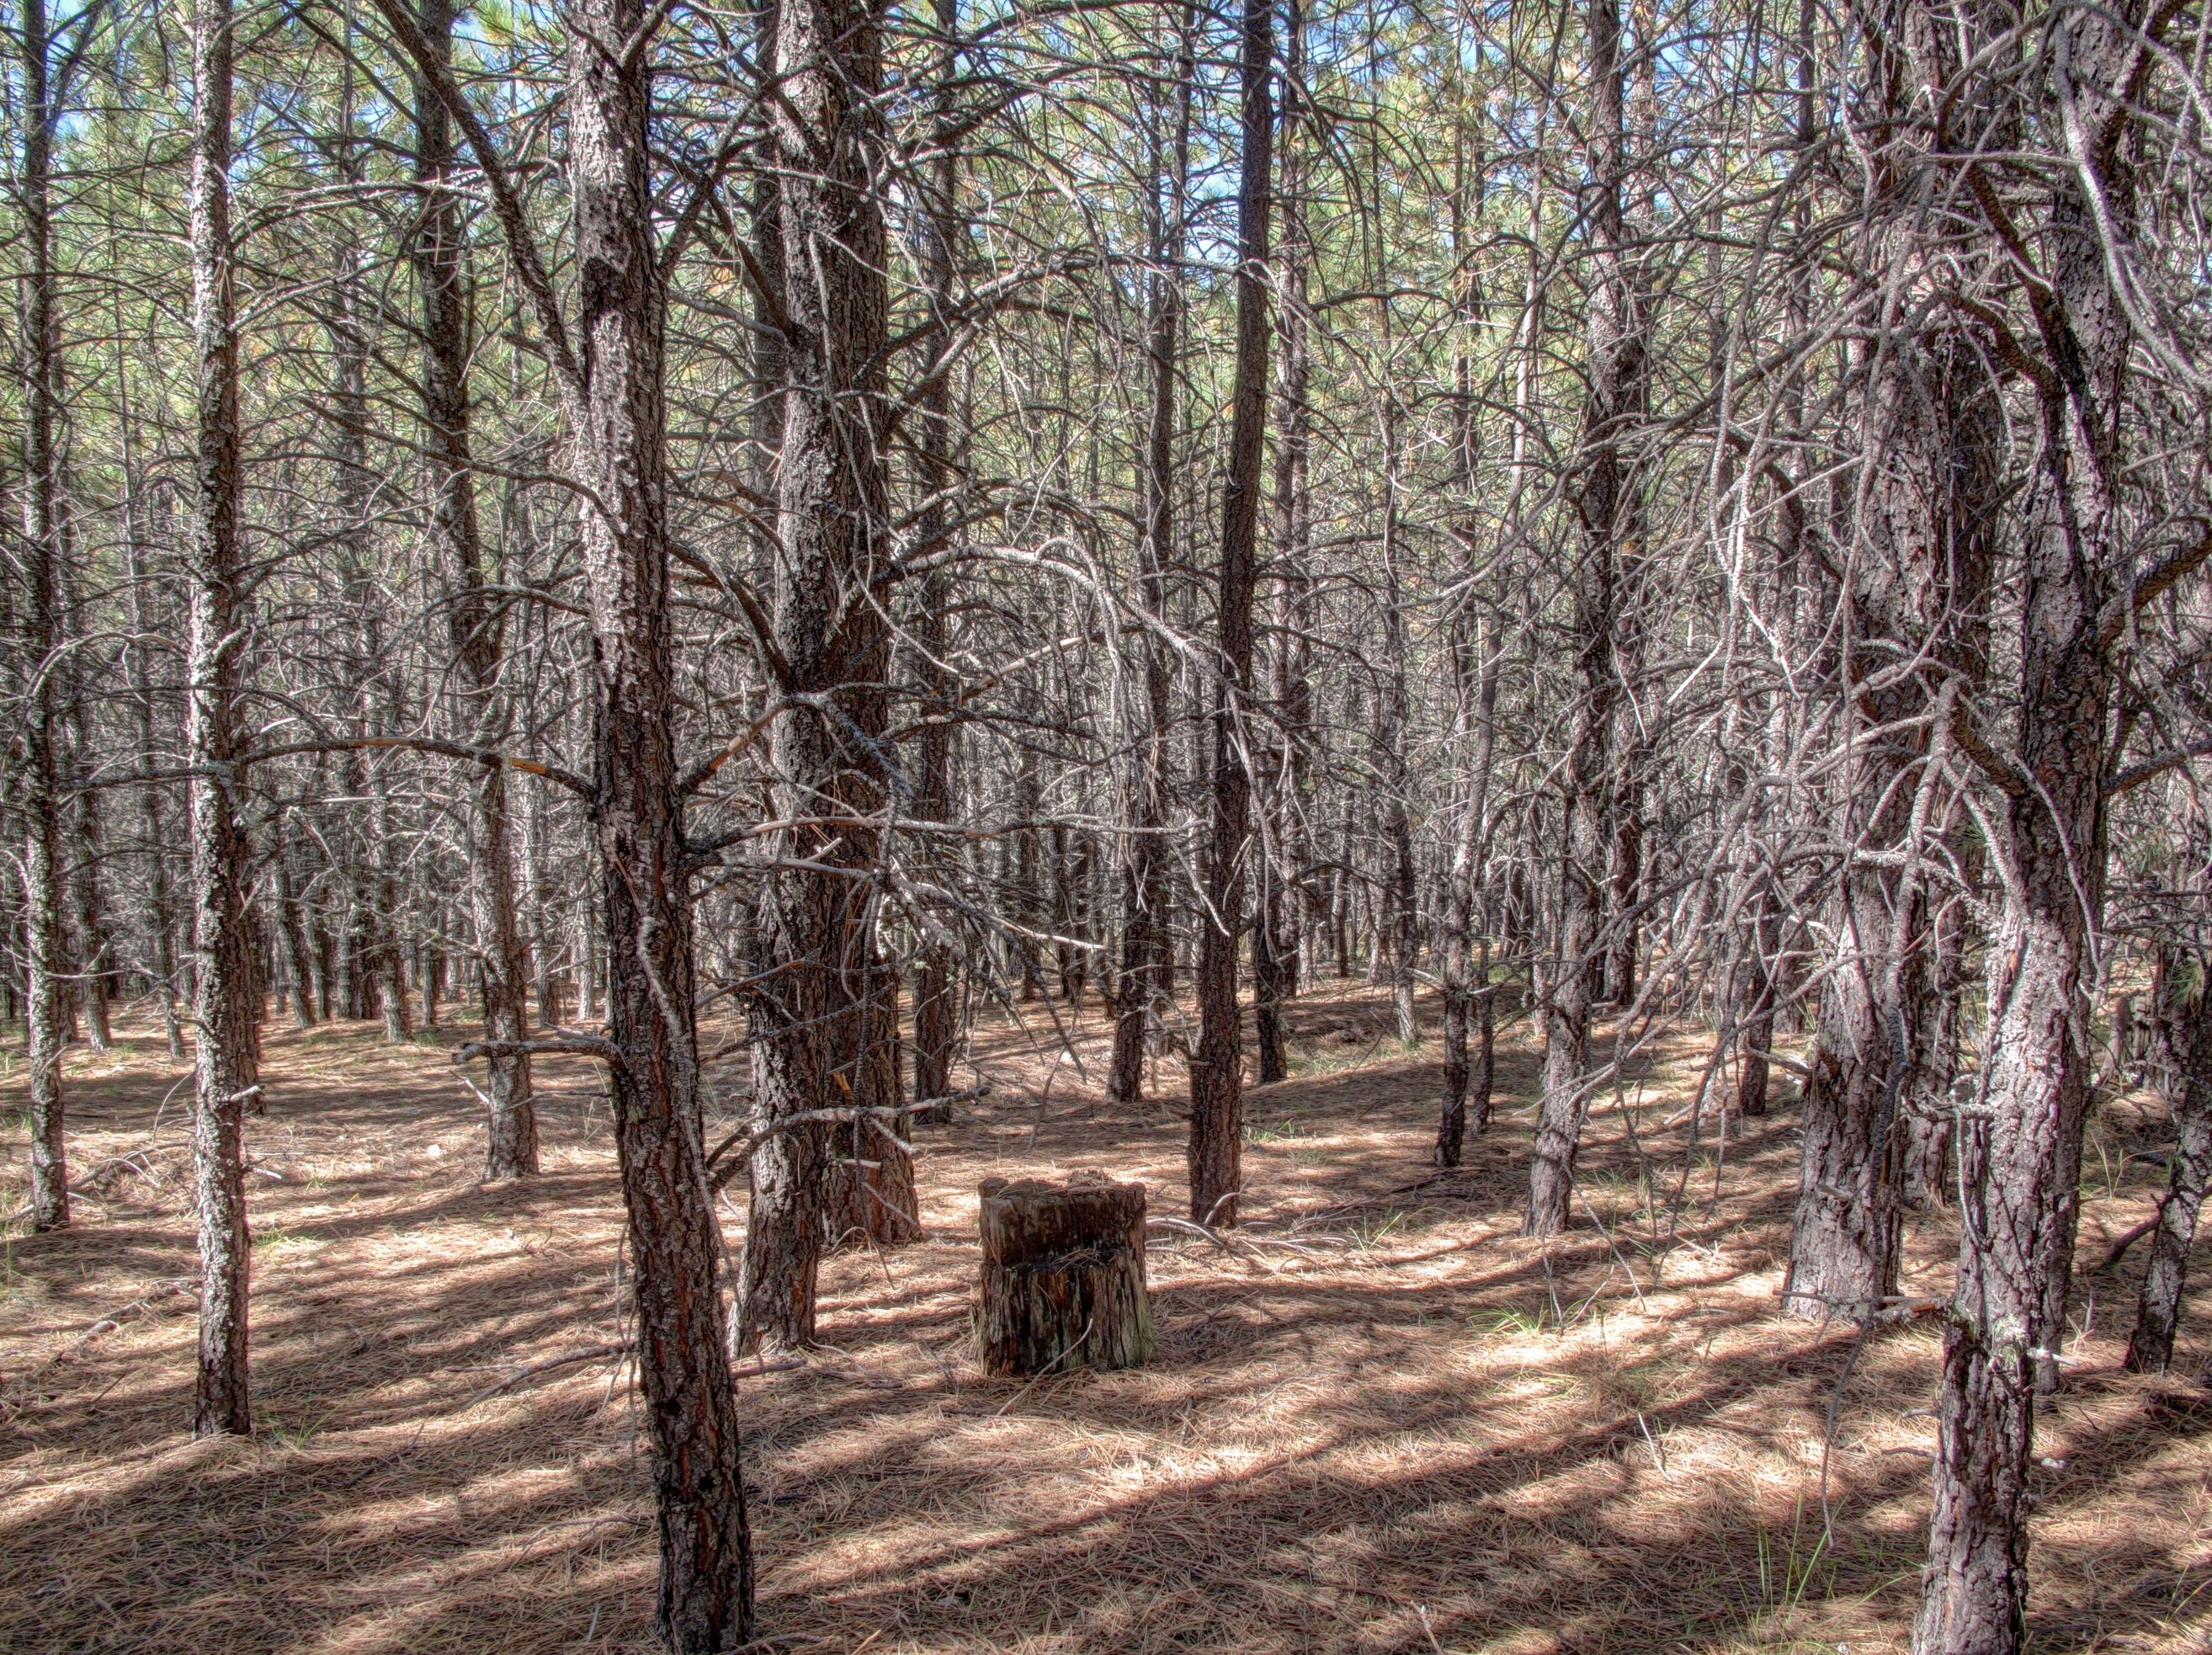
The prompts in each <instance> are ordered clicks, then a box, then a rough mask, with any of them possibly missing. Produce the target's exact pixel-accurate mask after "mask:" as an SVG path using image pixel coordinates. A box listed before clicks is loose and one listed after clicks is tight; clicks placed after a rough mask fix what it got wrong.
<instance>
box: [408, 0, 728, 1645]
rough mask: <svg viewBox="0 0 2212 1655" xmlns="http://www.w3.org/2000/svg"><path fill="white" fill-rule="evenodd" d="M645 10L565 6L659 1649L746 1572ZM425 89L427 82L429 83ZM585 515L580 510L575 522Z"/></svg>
mask: <svg viewBox="0 0 2212 1655" xmlns="http://www.w3.org/2000/svg"><path fill="white" fill-rule="evenodd" d="M646 11H647V9H646V7H645V5H644V4H643V3H642V0H579V3H578V4H577V6H576V7H575V15H576V19H577V22H578V24H579V27H578V28H577V29H576V30H575V31H574V34H573V36H572V38H571V40H570V41H569V46H568V71H569V89H568V183H569V192H570V197H571V199H572V200H573V201H574V222H575V235H576V270H577V304H578V316H577V324H578V326H577V330H576V333H577V337H578V338H579V339H580V343H581V354H582V361H581V363H580V367H579V369H578V371H577V374H576V379H575V383H574V392H573V394H574V399H575V406H574V423H575V431H574V439H573V448H574V465H575V467H576V470H577V473H578V477H577V480H578V481H579V482H580V483H581V484H584V485H585V487H586V489H587V490H589V491H590V493H589V495H588V496H586V503H585V504H583V505H580V507H579V508H578V511H577V519H576V522H577V532H578V536H579V538H580V543H581V546H582V551H583V567H584V576H585V581H586V593H587V598H588V604H589V607H590V610H591V618H592V638H593V644H594V648H593V662H592V666H593V678H594V680H595V689H596V692H597V693H596V697H595V704H594V706H593V709H592V712H593V717H592V735H593V739H592V821H593V825H594V828H595V830H596V832H597V837H598V840H599V852H600V855H601V858H602V865H603V867H604V869H605V873H604V878H603V879H602V882H601V892H602V900H603V902H604V904H605V915H606V928H607V940H608V958H609V961H610V969H609V972H608V983H607V1002H608V1003H607V1010H608V1020H609V1024H610V1032H611V1039H612V1044H613V1046H614V1048H615V1050H616V1051H617V1053H618V1054H619V1055H620V1056H619V1060H618V1061H617V1062H615V1063H613V1064H612V1065H611V1092H612V1097H611V1102H612V1105H613V1112H614V1118H615V1123H616V1147H617V1154H618V1156H619V1159H620V1162H621V1166H622V1175H623V1202H624V1205H625V1206H626V1208H627V1209H628V1213H629V1244H630V1249H631V1252H632V1256H634V1257H635V1259H636V1261H637V1276H636V1281H637V1327H638V1340H637V1345H638V1352H639V1361H638V1368H639V1378H640V1379H641V1384H642V1388H643V1390H644V1393H645V1406H646V1415H647V1430H648V1433H649V1437H650V1440H651V1442H652V1445H653V1485H654V1494H655V1506H656V1510H657V1513H658V1518H659V1540H660V1593H659V1628H660V1634H661V1636H662V1638H663V1639H664V1640H665V1641H666V1642H667V1643H668V1645H669V1646H670V1647H671V1648H672V1649H675V1650H678V1651H683V1652H692V1651H712V1650H726V1649H730V1648H732V1647H734V1646H737V1645H740V1644H743V1643H744V1642H745V1641H746V1640H747V1638H748V1637H749V1636H750V1622H751V1618H752V1551H751V1545H750V1536H749V1535H748V1532H747V1529H746V1521H745V1506H744V1484H743V1481H742V1478H741V1476H740V1473H739V1469H738V1416H737V1399H736V1396H735V1392H734V1388H733V1386H732V1383H731V1378H730V1370H729V1356H728V1347H727V1343H726V1332H725V1323H724V1316H723V1300H722V1293H721V1287H720V1281H719V1276H720V1264H721V1259H722V1241H721V1235H720V1230H719V1228H718V1226H716V1224H715V1221H714V1208H713V1206H712V1204H711V1202H710V1201H709V1198H708V1190H707V1175H706V1157H705V1152H704V1149H703V1147H702V1143H701V1141H700V1134H701V1123H700V1115H699V1090H698V1088H699V1056H698V1033H697V1028H696V1022H695V1012H694V1007H693V980H692V916H691V900H690V879H689V874H688V873H687V869H686V860H685V850H684V809H683V795H682V794H681V792H680V790H679V782H680V778H679V776H678V770H677V768H676V752H675V735H674V730H673V728H672V714H673V709H674V704H675V696H676V685H675V681H674V666H673V660H672V649H673V642H674V639H673V636H672V633H673V630H674V629H673V622H672V618H671V612H670V611H671V601H670V588H669V545H668V522H667V506H668V473H667V413H666V404H665V386H664V376H665V329H666V295H665V289H664V287H663V283H662V277H661V273H660V270H659V263H658V261H657V259H656V257H655V252H654V246H653V217H652V188H651V181H650V159H649V151H648V140H647V133H648V129H649V126H650V122H651V97H652V92H651V64H652V53H651V52H650V51H649V50H647V49H646V48H645V47H644V46H643V45H642V44H641V46H639V48H638V49H636V50H633V51H629V52H623V53H622V54H620V55H617V54H616V53H614V52H610V51H609V50H608V49H607V47H606V46H605V44H604V43H605V42H608V41H625V40H638V41H640V42H641V43H642V42H643V41H645V40H647V35H646V34H645V33H641V31H643V30H645V29H646V27H647V15H646ZM418 66H421V67H424V68H425V69H426V71H427V67H428V66H427V65H418ZM594 500H595V501H596V502H598V503H597V504H596V505H594V504H592V503H589V502H592V501H594Z"/></svg>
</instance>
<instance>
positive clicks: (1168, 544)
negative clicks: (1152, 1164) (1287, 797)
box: [1106, 0, 1196, 1104]
mask: <svg viewBox="0 0 2212 1655" xmlns="http://www.w3.org/2000/svg"><path fill="white" fill-rule="evenodd" d="M1194 27H1196V25H1195V21H1194V8H1193V7H1192V6H1191V5H1190V4H1189V3H1188V0H1186V3H1185V4H1184V5H1183V7H1182V16H1181V23H1180V27H1179V28H1178V30H1177V33H1176V86H1175V94H1174V104H1173V110H1174V116H1173V123H1174V131H1173V133H1172V135H1171V136H1170V137H1166V138H1163V136H1162V134H1161V133H1160V131H1159V126H1160V122H1159V120H1158V117H1157V114H1156V116H1155V119H1153V120H1152V122H1150V123H1149V124H1148V128H1147V131H1148V142H1149V143H1151V144H1152V155H1151V158H1150V160H1151V166H1150V173H1149V176H1150V180H1151V188H1150V190H1149V192H1148V199H1147V201H1146V217H1147V219H1148V220H1149V225H1148V228H1149V233H1150V234H1149V239H1150V240H1151V243H1152V272H1151V275H1150V277H1149V278H1148V285H1149V298H1148V303H1149V305H1150V307H1151V315H1150V317H1149V318H1148V319H1147V324H1146V345H1145V349H1146V358H1147V362H1146V368H1147V371H1148V372H1149V374H1151V376H1152V378H1151V386H1150V390H1151V400H1150V405H1149V408H1148V411H1147V414H1146V430H1145V451H1144V486H1143V501H1142V506H1143V511H1144V521H1143V526H1142V531H1141V532H1140V533H1139V536H1138V540H1137V593H1138V601H1139V603H1140V604H1141V605H1143V607H1144V610H1145V613H1146V615H1147V616H1148V617H1149V618H1151V619H1152V622H1153V624H1155V625H1158V626H1163V627H1164V626H1165V625H1166V624H1167V595H1168V594H1167V571H1168V568H1169V565H1170V563H1173V561H1174V559H1175V556H1176V544H1175V536H1176V498H1175V490H1176V472H1175V432H1176V386H1177V384H1178V380H1177V377H1176V368H1177V364H1178V358H1179V356H1180V353H1181V348H1182V332H1181V330H1182V253H1183V240H1184V235H1185V227H1184V194H1185V191H1186V189H1187V187H1188V178H1189V173H1190V108H1191V80H1192V76H1193V75H1194V73H1195V72H1196V70H1195V60H1194V58H1193V55H1192V52H1193V46H1192V35H1193V30H1194ZM1137 655H1138V660H1139V661H1140V662H1141V663H1142V667H1143V672H1144V680H1145V682H1144V699H1143V701H1142V703H1140V704H1139V709H1138V718H1139V728H1138V731H1137V733H1136V739H1135V741H1134V742H1133V746H1134V748H1135V771H1136V774H1135V776H1134V779H1133V787H1132V792H1133V800H1132V805H1131V809H1130V812H1129V815H1130V825H1131V826H1132V827H1133V829H1134V830H1135V831H1133V833H1131V834H1130V835H1129V837H1128V841H1127V843H1128V853H1127V862H1126V864H1125V867H1124V870H1123V876H1122V900H1121V980H1120V983H1118V985H1117V987H1116V989H1115V1022H1114V1050H1113V1056H1112V1057H1111V1058H1110V1059H1109V1063H1108V1067H1107V1073H1106V1095H1107V1097H1108V1098H1110V1099H1112V1100H1113V1101H1114V1102H1115V1103H1124V1104H1128V1103H1135V1102H1137V1101H1138V1100H1139V1098H1142V1097H1143V1096H1144V1093H1145V1074H1144V1071H1145V1050H1146V1044H1147V1042H1148V1040H1149V1039H1150V1038H1151V1036H1152V1031H1153V1030H1154V1028H1155V1026H1156V1025H1158V1023H1159V1021H1160V1019H1161V1018H1162V1016H1163V1014H1164V1011H1165V1009H1166V1001H1167V1000H1168V997H1169V993H1170V990H1169V982H1170V973H1171V972H1172V970H1173V969H1174V954H1173V948H1174V944H1173V941H1172V940H1171V938H1170V934H1169V927H1168V872H1169V861H1170V856H1169V849H1168V846H1167V844H1166V843H1165V840H1164V830H1165V827H1166V824H1167V808H1168V777H1167V768H1168V728H1169V723H1168V721H1169V714H1170V706H1169V694H1170V687H1171V685H1172V682H1173V676H1172V672H1173V667H1172V662H1171V660H1170V656H1169V652H1168V648H1167V645H1166V642H1165V641H1164V639H1162V638H1160V637H1158V636H1155V635H1154V634H1153V633H1152V631H1150V630H1147V631H1146V632H1145V633H1143V634H1142V635H1141V636H1140V637H1139V641H1138V644H1137Z"/></svg>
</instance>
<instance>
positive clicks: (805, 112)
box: [738, 0, 911, 1349]
mask: <svg viewBox="0 0 2212 1655" xmlns="http://www.w3.org/2000/svg"><path fill="white" fill-rule="evenodd" d="M882 23H883V19H882V15H881V13H880V10H879V9H878V5H877V0H781V6H780V9H779V10H778V13H777V15H776V19H775V50H774V59H773V60H774V62H775V64H776V65H777V69H778V72H779V74H780V75H781V76H783V78H782V79H781V82H780V84H781V87H782V88H783V91H784V94H785V95H784V97H783V98H781V99H779V100H778V101H777V103H776V105H775V110H774V112H773V113H772V114H771V115H770V117H769V119H770V125H771V136H772V138H773V141H774V143H775V153H776V155H777V157H778V166H779V177H778V201H777V211H776V218H777V222H778V223H779V225H780V228H781V244H782V269H783V271H784V284H783V290H782V292H781V295H779V297H780V300H781V305H780V308H781V313H782V317H783V329H784V332H783V344H784V350H785V355H786V360H787V376H788V377H787V389H786V392H785V395H784V401H783V419H782V439H783V441H782V452H781V458H780V460H779V462H778V466H777V480H778V490H777V502H776V526H777V534H776V545H775V637H776V643H777V646H778V649H779V651H780V652H781V657H782V665H781V668H780V670H781V672H783V673H785V674H786V677H787V682H786V683H785V685H783V686H782V687H783V689H784V691H785V692H786V693H787V694H788V695H792V696H806V697H813V698H815V701H816V705H815V706H814V707H812V708H809V709H803V710H795V711H793V712H790V713H787V714H786V715H783V716H781V717H780V718H779V719H778V720H777V721H776V722H775V726H774V727H773V730H772V733H771V736H770V742H769V762H770V768H771V770H772V771H773V773H774V778H775V779H774V783H773V787H772V798H773V801H774V808H775V812H776V814H777V816H778V818H780V819H782V820H785V821H789V822H793V823H795V824H797V825H794V826H792V827H790V828H787V829H785V830H783V831H781V832H780V833H779V834H778V836H777V837H776V840H775V849H776V854H777V855H781V856H783V857H787V858H791V859H794V860H798V861H821V860H823V859H826V860H827V864H828V865H829V866H831V867H837V868H843V869H848V870H851V871H852V873H854V874H863V875H864V874H865V873H866V872H867V871H868V870H871V869H872V867H874V865H875V862H876V861H877V855H878V851H877V833H876V831H875V829H874V828H873V827H872V825H869V824H868V822H867V818H870V817H871V816H872V814H873V813H874V812H877V811H878V810H879V809H881V808H882V804H883V800H884V798H885V797H886V796H887V786H888V778H887V777H886V776H885V775H884V770H883V767H882V762H881V759H880V758H879V756H878V755H879V753H880V744H879V740H878V738H880V736H881V735H882V733H883V731H884V726H885V703H884V691H883V690H882V687H881V686H882V685H883V684H884V679H885V677H886V674H887V671H888V667H889V660H890V637H889V633H888V631H887V630H885V629H884V626H883V624H882V621H881V618H880V616H879V613H878V610H877V609H876V607H875V605H873V604H872V603H868V602H865V601H857V600H856V597H857V594H859V593H865V592H870V591H872V590H873V589H874V583H875V582H876V581H877V580H878V577H879V576H880V575H881V572H882V569H883V567H884V563H885V561H886V560H887V558H888V556H889V553H888V548H887V545H886V538H887V535H888V531H889V522H888V519H889V512H888V503H889V499H890V482H889V477H888V473H887V470H886V466H885V464H884V453H883V447H882V444H881V441H880V426H881V422H882V419H883V417H884V368H883V357H884V347H885V338H886V329H887V327H888V314H889V308H888V307H889V297H888V293H887V289H886V285H885V277H884V222H883V210H882V204H881V202H880V201H879V199H878V197H877V195H876V194H875V191H874V185H873V178H874V171H873V169H874V168H875V167H876V166H877V165H878V162H879V161H880V155H879V154H878V150H879V147H880V143H881V135H880V132H879V130H878V113H877V110H876V106H875V104H874V103H873V101H872V99H873V98H874V96H875V94H876V92H877V91H878V88H880V86H881V83H882V79H883V58H882V49H883V48H882V33H881V30H882ZM823 703H834V704H835V706H836V709H837V710H836V715H834V716H833V715H830V714H829V712H828V711H827V710H826V709H825V708H824V707H823ZM823 818H831V819H830V820H829V821H828V822H824V821H823ZM871 885H872V881H871V880H870V879H868V878H866V877H848V875H847V874H845V873H838V872H825V871H820V870H791V871H787V872H783V873H778V874H777V875H776V876H775V878H774V879H772V880H771V881H770V883H769V885H768V887H767V889H766V891H764V893H763V901H762V905H761V915H762V923H763V940H764V941H765V943H766V945H767V946H768V947H769V958H770V963H771V968H772V969H773V970H774V971H775V980H774V983H773V985H772V986H770V987H769V988H768V989H766V990H764V991H763V994H761V995H757V996H756V997H755V1001H756V1003H755V1006H754V1017H755V1025H756V1027H757V1028H758V1029H760V1031H761V1034H760V1036H759V1037H758V1039H759V1044H757V1046H756V1047H755V1050H754V1055H753V1074H754V1092H755V1100H756V1108H757V1112H758V1115H759V1117H761V1118H762V1119H763V1122H774V1121H776V1120H778V1119H780V1118H781V1117H784V1116H787V1115H790V1114H795V1113H801V1112H805V1111H809V1110H817V1109H819V1108H822V1107H823V1104H824V1103H825V1102H827V1103H829V1104H838V1103H846V1104H870V1103H872V1102H878V1101H882V1102H889V1101H891V1100H892V1099H891V1098H887V1097H883V1096H882V1095H881V1094H879V1093H878V1092H873V1091H872V1090H871V1080H870V1077H871V1076H872V1075H873V1074H877V1073H878V1066H877V1064H876V1062H875V1053H874V1046H875V1045H876V1044H880V1042H879V1040H878V1035H880V1036H881V1037H882V1038H890V1037H892V1036H893V1031H894V1030H895V1026H896V1025H895V1024H886V1023H884V1022H882V1021H880V1020H872V1019H870V1017H869V1014H868V1009H867V1008H868V1003H869V1000H870V998H871V992H872V988H871V985H872V984H873V983H875V981H876V980H877V976H878V973H879V972H880V971H881V970H882V967H881V964H880V963H879V961H878V958H877V946H876V936H875V915H874V908H873V904H872V889H871ZM826 1136H827V1135H825V1134H824V1133H823V1131H822V1130H821V1129H820V1128H819V1127H817V1126H812V1125H807V1126H799V1127H795V1128H793V1129H788V1130H786V1131H783V1132H780V1133H778V1134H777V1135H775V1136H774V1137H773V1138H770V1139H769V1140H768V1141H766V1142H765V1143H764V1144H763V1145H762V1147H760V1149H759V1151H758V1152H757V1153H756V1154H755V1156H754V1158H753V1163H752V1176H753V1190H752V1208H751V1220H750V1226H749V1227H748V1228H747V1231H746V1235H745V1254H744V1287H743V1294H742V1299H741V1311H740V1323H739V1329H738V1341H739V1348H743V1349H757V1348H769V1349H784V1348H793V1347H796V1346H799V1345H804V1344H806V1343H808V1342H811V1340H812V1339H813V1336H814V1292H815V1278H816V1274H817V1269H818V1267H819V1264H820V1260H821V1253H822V1244H823V1228H824V1225H825V1222H826V1221H827V1218H828V1214H827V1211H826V1208H825V1202H826V1199H827V1196H828V1191H827V1190H826V1189H825V1177H824V1172H825V1161H826V1159H827V1157H826V1148H827V1145H826V1142H825V1139H826ZM876 1147H878V1148H879V1149H884V1153H890V1151H889V1150H888V1149H887V1148H885V1147H884V1145H883V1143H882V1140H881V1139H880V1137H878V1139H877V1141H876ZM871 1159H872V1157H871ZM907 1176H908V1177H909V1178H910V1177H911V1175H910V1174H908V1175H907Z"/></svg>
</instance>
